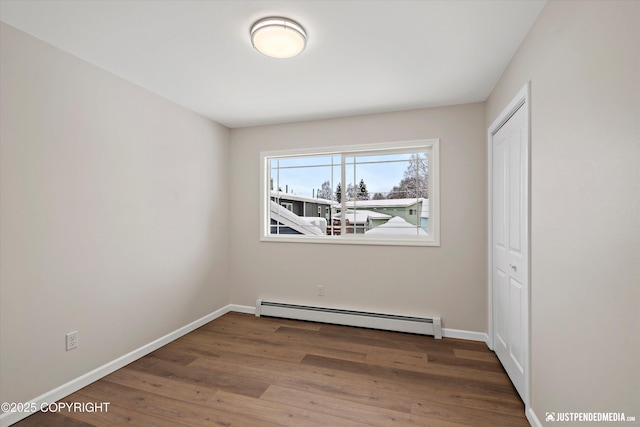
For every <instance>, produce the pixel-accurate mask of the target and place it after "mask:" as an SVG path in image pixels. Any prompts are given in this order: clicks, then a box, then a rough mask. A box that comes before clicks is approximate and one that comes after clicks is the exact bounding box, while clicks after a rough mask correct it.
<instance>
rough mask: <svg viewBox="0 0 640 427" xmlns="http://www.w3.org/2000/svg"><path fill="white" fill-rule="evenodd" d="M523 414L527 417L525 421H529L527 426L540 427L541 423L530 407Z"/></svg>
mask: <svg viewBox="0 0 640 427" xmlns="http://www.w3.org/2000/svg"><path fill="white" fill-rule="evenodd" d="M524 413H525V415H526V416H527V420H528V421H529V424H531V425H532V427H542V423H541V422H540V420H539V419H538V417H537V416H536V413H535V412H533V409H532V408H531V407H529V408H528V409H527V410H526V411H525V412H524Z"/></svg>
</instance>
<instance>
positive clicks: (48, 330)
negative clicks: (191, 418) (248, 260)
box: [0, 23, 230, 402]
mask: <svg viewBox="0 0 640 427" xmlns="http://www.w3.org/2000/svg"><path fill="white" fill-rule="evenodd" d="M0 31H1V35H0V43H1V49H0V55H1V56H0V66H1V68H2V73H0V90H1V92H2V97H0V120H1V123H0V132H1V133H0V193H1V195H2V197H1V199H0V219H1V220H0V254H1V257H0V293H1V298H0V307H1V308H0V342H1V345H0V362H1V365H0V375H1V377H2V382H1V383H0V401H3V402H4V401H8V402H27V401H29V400H31V399H33V398H34V397H36V396H39V395H42V394H43V393H46V392H49V391H50V390H53V389H56V388H57V387H59V386H61V385H62V384H66V383H67V382H69V381H72V380H73V379H76V378H78V377H81V376H83V375H85V374H86V373H88V372H91V371H93V370H95V369H97V368H98V367H100V366H103V365H105V364H107V363H110V362H111V361H113V360H117V359H118V358H119V357H121V356H122V355H126V354H129V353H130V352H132V351H134V350H135V349H138V348H140V347H141V346H144V345H146V344H147V343H150V342H154V341H155V340H157V339H158V338H159V337H163V336H165V335H166V334H168V333H170V332H171V331H175V330H177V329H179V328H181V327H183V326H184V325H188V324H190V323H191V322H193V321H196V320H197V319H199V318H201V317H202V316H206V315H207V314H209V313H212V312H214V311H215V310H218V309H221V308H223V307H225V306H226V305H227V304H228V303H229V292H230V290H229V280H228V279H229V272H228V264H229V255H228V250H227V249H228V242H229V236H230V235H229V231H228V227H227V226H226V224H228V222H229V210H228V208H227V206H228V199H229V167H228V156H229V138H230V137H229V130H228V129H227V128H225V127H224V126H221V125H219V124H217V123H214V122H212V121H210V120H208V119H205V118H203V117H201V116H199V115H197V114H195V113H193V112H190V111H188V110H186V109H184V108H182V107H180V106H178V105H176V104H173V103H171V102H169V101H167V100H166V99H164V98H162V97H160V96H157V95H154V94H152V93H150V92H148V91H146V90H144V89H142V88H140V87H138V86H136V85H134V84H132V83H129V82H127V81H125V80H123V79H121V78H119V77H116V76H114V75H112V74H110V73H108V72H106V71H104V70H102V69H99V68H97V67H95V66H93V65H90V64H88V63H86V62H84V61H82V60H80V59H78V58H76V57H74V56H72V55H70V54H68V53H66V52H63V51H61V50H59V49H57V48H55V47H53V46H50V45H48V44H46V43H44V42H42V41H40V40H37V39H36V38H34V37H31V36H29V35H27V34H25V33H23V32H21V31H19V30H17V29H15V28H13V27H11V26H8V25H6V24H4V23H1V24H0ZM70 331H78V332H79V337H80V345H79V347H78V348H77V349H75V350H72V351H65V341H64V340H65V334H66V333H67V332H70Z"/></svg>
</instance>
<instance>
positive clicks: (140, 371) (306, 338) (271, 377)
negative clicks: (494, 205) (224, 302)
mask: <svg viewBox="0 0 640 427" xmlns="http://www.w3.org/2000/svg"><path fill="white" fill-rule="evenodd" d="M62 400H63V401H65V402H110V406H109V409H108V412H102V413H98V412H95V413H88V412H84V413H83V412H75V413H70V412H64V413H40V412H39V413H36V414H34V415H32V416H30V417H28V418H26V419H24V420H22V421H20V422H18V423H17V424H15V425H14V426H16V427H31V426H38V427H47V426H56V427H58V426H59V427H66V426H69V427H71V426H73V427H92V426H94V427H98V426H142V427H150V426H159V427H164V426H167V427H168V426H172V427H176V426H178V427H179V426H225V427H249V426H293V427H313V426H337V427H343V426H345V427H349V426H354V427H355V426H360V427H365V426H366V427H371V426H381V427H382V426H384V427H386V426H414V427H417V426H420V427H425V426H433V427H456V426H478V427H483V426H486V427H496V426H509V427H511V426H513V427H516V426H528V425H529V423H528V422H527V420H526V418H525V417H524V407H523V404H522V401H521V400H520V398H519V397H518V395H517V393H516V391H515V389H514V388H513V386H512V384H511V382H510V381H509V379H508V378H507V375H506V374H505V372H504V370H503V369H502V367H501V365H500V364H499V362H498V360H497V359H496V356H495V355H494V354H493V353H492V352H491V351H489V349H488V348H487V347H486V345H485V344H484V343H478V342H472V341H464V340H456V339H447V338H445V339H442V340H435V339H433V338H432V337H425V336H420V335H411V334H402V333H395V332H385V331H378V330H369V329H360V328H351V327H346V326H336V325H327V324H319V323H310V322H301V321H294V320H284V319H275V318H266V317H260V318H256V317H255V316H253V315H248V314H240V313H228V314H226V315H224V316H222V317H220V318H218V319H216V320H214V321H212V322H210V323H208V324H206V325H204V326H202V327H201V328H199V329H197V330H195V331H193V332H191V333H189V334H187V335H185V336H184V337H182V338H180V339H178V340H176V341H174V342H172V343H170V344H168V345H166V346H164V347H162V348H160V349H158V350H156V351H154V352H153V353H150V354H149V355H147V356H145V357H143V358H141V359H139V360H137V361H135V362H133V363H131V364H129V365H127V366H126V367H124V368H122V369H119V370H118V371H116V372H114V373H112V374H111V375H108V376H106V377H104V378H103V379H101V380H99V381H96V382H95V383H93V384H91V385H89V386H87V387H85V388H83V389H81V390H79V391H78V392H76V393H73V394H71V395H70V396H68V397H66V398H64V399H62Z"/></svg>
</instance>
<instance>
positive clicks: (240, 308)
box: [227, 304, 256, 314]
mask: <svg viewBox="0 0 640 427" xmlns="http://www.w3.org/2000/svg"><path fill="white" fill-rule="evenodd" d="M227 307H229V311H235V312H237V313H246V314H256V308H255V307H252V306H250V305H238V304H229V305H228V306H227Z"/></svg>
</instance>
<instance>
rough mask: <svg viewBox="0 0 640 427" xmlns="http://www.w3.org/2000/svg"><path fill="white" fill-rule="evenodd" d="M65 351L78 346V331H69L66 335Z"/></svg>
mask: <svg viewBox="0 0 640 427" xmlns="http://www.w3.org/2000/svg"><path fill="white" fill-rule="evenodd" d="M66 337H67V351H69V350H73V349H74V348H77V347H78V331H73V332H69V333H68V334H67V335H66Z"/></svg>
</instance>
